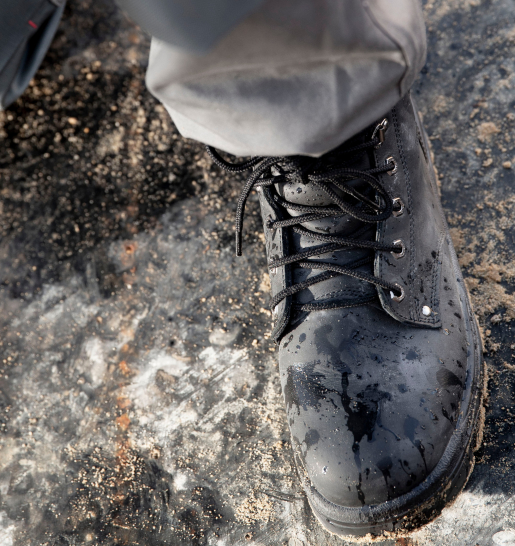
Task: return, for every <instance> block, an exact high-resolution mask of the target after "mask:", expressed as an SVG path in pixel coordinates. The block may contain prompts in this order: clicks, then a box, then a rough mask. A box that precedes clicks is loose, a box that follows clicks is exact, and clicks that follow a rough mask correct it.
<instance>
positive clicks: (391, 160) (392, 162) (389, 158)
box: [385, 156, 399, 176]
mask: <svg viewBox="0 0 515 546" xmlns="http://www.w3.org/2000/svg"><path fill="white" fill-rule="evenodd" d="M385 164H386V165H390V164H393V169H390V170H389V171H386V172H387V173H388V174H389V175H390V176H393V175H394V174H396V173H397V171H398V170H399V169H398V168H397V161H395V159H394V158H393V157H392V156H390V157H387V158H386V160H385Z"/></svg>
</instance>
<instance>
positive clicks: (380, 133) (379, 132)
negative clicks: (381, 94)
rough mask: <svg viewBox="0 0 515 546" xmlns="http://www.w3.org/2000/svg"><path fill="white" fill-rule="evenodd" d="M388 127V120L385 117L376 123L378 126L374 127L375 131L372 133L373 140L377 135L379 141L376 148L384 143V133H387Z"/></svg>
mask: <svg viewBox="0 0 515 546" xmlns="http://www.w3.org/2000/svg"><path fill="white" fill-rule="evenodd" d="M386 129H388V120H387V119H386V118H384V119H383V121H382V122H381V123H379V124H378V125H376V128H375V129H374V132H373V133H372V140H374V139H375V138H376V136H377V140H378V141H379V142H378V143H377V144H376V146H375V147H376V148H379V147H380V146H381V145H382V144H383V142H384V134H385V133H386Z"/></svg>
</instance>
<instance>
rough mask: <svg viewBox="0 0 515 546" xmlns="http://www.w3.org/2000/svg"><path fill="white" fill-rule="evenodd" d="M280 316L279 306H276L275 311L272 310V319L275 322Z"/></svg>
mask: <svg viewBox="0 0 515 546" xmlns="http://www.w3.org/2000/svg"><path fill="white" fill-rule="evenodd" d="M278 315H279V306H278V305H276V306H275V307H274V308H273V309H272V318H273V319H274V320H277V316H278Z"/></svg>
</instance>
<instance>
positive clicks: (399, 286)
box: [390, 283, 406, 303]
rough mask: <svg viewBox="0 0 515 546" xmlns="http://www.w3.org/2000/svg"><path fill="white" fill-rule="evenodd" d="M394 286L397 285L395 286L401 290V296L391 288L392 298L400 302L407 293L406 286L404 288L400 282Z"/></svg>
mask: <svg viewBox="0 0 515 546" xmlns="http://www.w3.org/2000/svg"><path fill="white" fill-rule="evenodd" d="M393 286H395V288H396V289H397V290H398V291H399V292H400V295H399V296H396V295H395V294H394V293H393V292H392V291H391V290H390V298H391V299H392V301H395V302H397V303H398V302H400V301H402V300H403V299H404V297H405V296H406V293H405V292H404V288H402V286H401V285H400V284H399V283H395V284H394V285H393Z"/></svg>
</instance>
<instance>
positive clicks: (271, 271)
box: [269, 267, 277, 277]
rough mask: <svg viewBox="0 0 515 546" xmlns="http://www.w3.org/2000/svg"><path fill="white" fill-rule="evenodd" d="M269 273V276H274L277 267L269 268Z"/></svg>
mask: <svg viewBox="0 0 515 546" xmlns="http://www.w3.org/2000/svg"><path fill="white" fill-rule="evenodd" d="M269 275H270V276H271V277H275V276H276V275H277V267H273V268H272V269H269Z"/></svg>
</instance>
